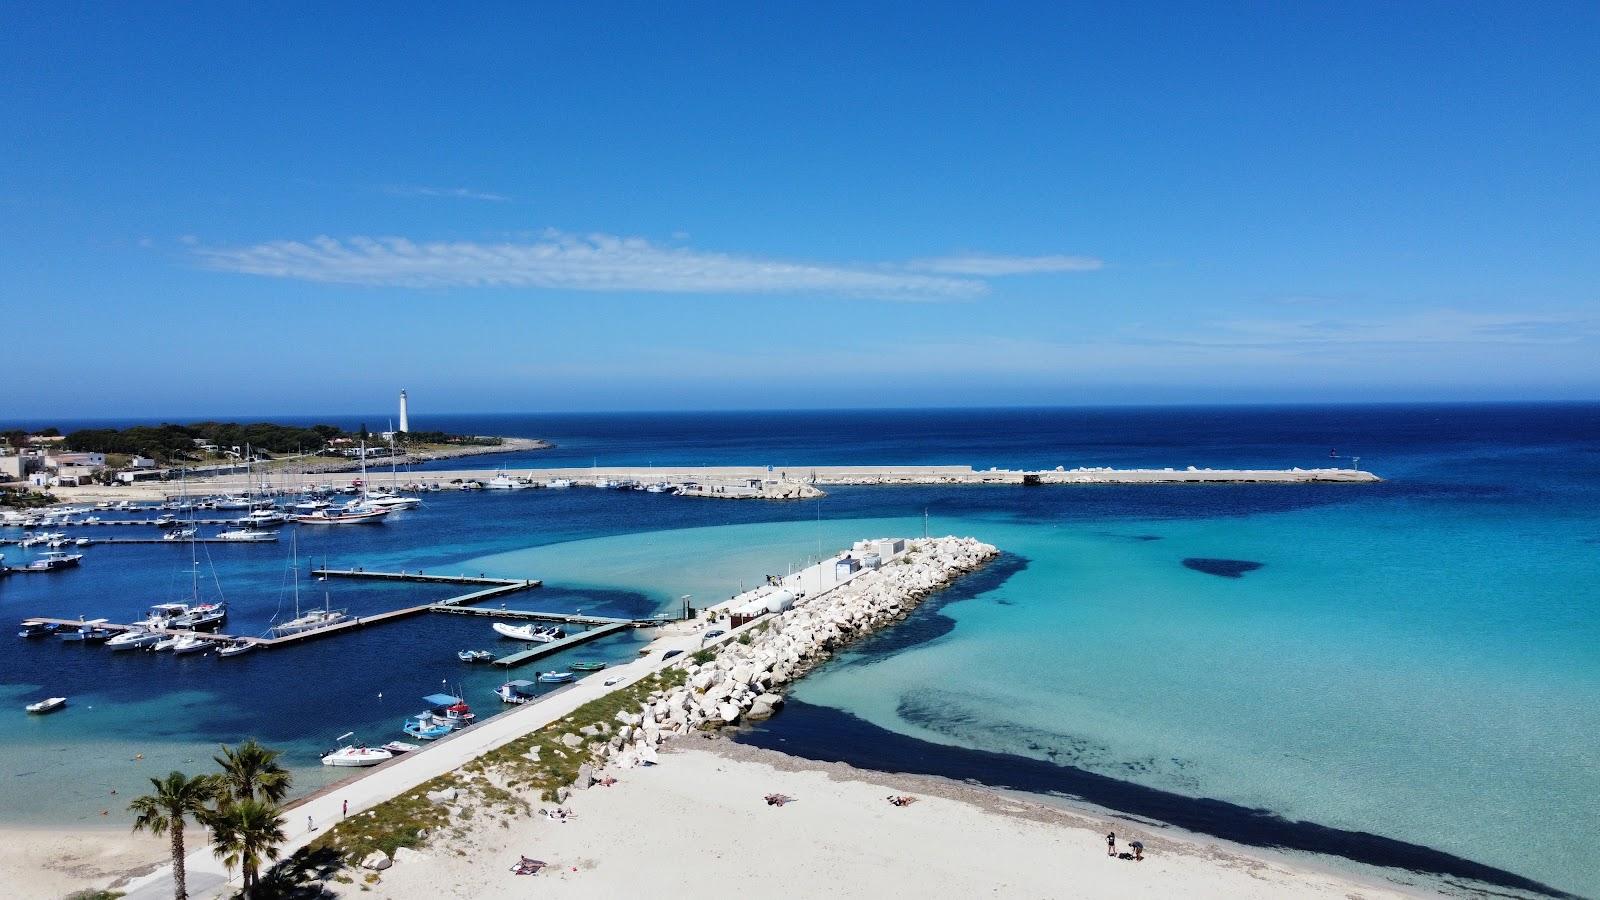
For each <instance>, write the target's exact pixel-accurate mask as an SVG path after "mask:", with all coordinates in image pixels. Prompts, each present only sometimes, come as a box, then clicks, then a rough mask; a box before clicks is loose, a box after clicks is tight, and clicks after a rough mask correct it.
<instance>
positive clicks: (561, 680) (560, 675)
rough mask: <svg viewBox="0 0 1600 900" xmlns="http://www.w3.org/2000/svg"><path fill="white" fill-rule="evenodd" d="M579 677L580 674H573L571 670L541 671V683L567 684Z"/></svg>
mask: <svg viewBox="0 0 1600 900" xmlns="http://www.w3.org/2000/svg"><path fill="white" fill-rule="evenodd" d="M577 678H578V676H576V675H574V674H572V673H571V672H540V673H539V683H540V684H566V683H567V682H569V681H576V680H577Z"/></svg>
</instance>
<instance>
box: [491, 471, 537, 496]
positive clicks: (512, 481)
mask: <svg viewBox="0 0 1600 900" xmlns="http://www.w3.org/2000/svg"><path fill="white" fill-rule="evenodd" d="M483 486H484V487H486V488H488V489H490V490H493V491H522V490H527V489H528V488H531V487H533V486H534V485H533V479H531V478H524V477H522V476H521V475H507V474H506V471H505V470H504V469H501V470H500V471H499V473H498V474H496V475H495V476H494V477H493V478H491V479H489V480H488V481H485V482H484V483H483Z"/></svg>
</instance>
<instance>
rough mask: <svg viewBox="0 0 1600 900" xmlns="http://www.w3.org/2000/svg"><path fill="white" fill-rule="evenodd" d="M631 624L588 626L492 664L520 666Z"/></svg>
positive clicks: (617, 630) (631, 624)
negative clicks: (584, 629) (587, 628)
mask: <svg viewBox="0 0 1600 900" xmlns="http://www.w3.org/2000/svg"><path fill="white" fill-rule="evenodd" d="M632 626H633V623H632V622H613V623H611V624H610V625H599V626H596V627H594V628H590V629H589V630H587V631H580V632H578V633H577V634H569V635H567V636H566V637H564V638H562V639H561V640H559V641H551V642H550V643H548V644H535V645H533V646H532V647H529V648H528V649H526V650H523V651H521V652H520V653H513V654H511V655H510V656H502V657H500V658H499V659H497V660H495V661H494V664H495V665H497V666H500V667H501V668H506V669H509V668H512V667H513V666H520V665H522V664H523V663H527V662H533V661H534V660H536V659H539V658H540V657H544V656H549V655H550V654H552V653H560V652H561V651H563V650H570V649H571V648H573V647H576V646H578V645H579V644H587V643H589V642H590V641H593V640H598V639H599V638H603V637H605V636H606V635H608V634H616V633H617V632H619V631H621V630H622V629H624V628H631V627H632Z"/></svg>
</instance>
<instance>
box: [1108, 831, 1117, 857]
mask: <svg viewBox="0 0 1600 900" xmlns="http://www.w3.org/2000/svg"><path fill="white" fill-rule="evenodd" d="M1106 855H1107V856H1116V855H1117V833H1116V832H1115V831H1111V832H1107V833H1106Z"/></svg>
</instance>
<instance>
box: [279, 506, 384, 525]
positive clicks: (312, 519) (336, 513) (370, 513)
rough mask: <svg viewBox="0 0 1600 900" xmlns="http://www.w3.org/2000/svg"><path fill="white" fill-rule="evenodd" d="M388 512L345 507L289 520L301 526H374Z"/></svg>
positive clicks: (322, 510) (300, 514)
mask: <svg viewBox="0 0 1600 900" xmlns="http://www.w3.org/2000/svg"><path fill="white" fill-rule="evenodd" d="M388 514H389V510H387V509H380V508H378V507H371V506H346V507H343V508H341V509H336V510H335V509H319V510H316V511H314V512H308V513H297V514H295V515H293V516H290V517H289V518H291V519H293V520H295V521H296V522H298V523H300V524H301V525H376V524H378V523H380V522H382V521H383V517H384V516H387V515H388Z"/></svg>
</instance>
